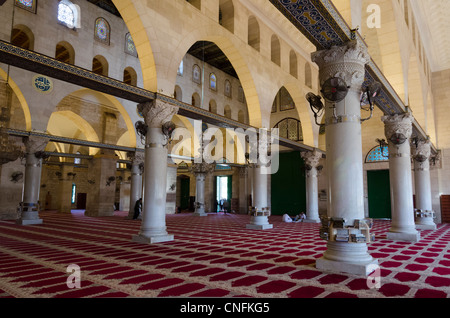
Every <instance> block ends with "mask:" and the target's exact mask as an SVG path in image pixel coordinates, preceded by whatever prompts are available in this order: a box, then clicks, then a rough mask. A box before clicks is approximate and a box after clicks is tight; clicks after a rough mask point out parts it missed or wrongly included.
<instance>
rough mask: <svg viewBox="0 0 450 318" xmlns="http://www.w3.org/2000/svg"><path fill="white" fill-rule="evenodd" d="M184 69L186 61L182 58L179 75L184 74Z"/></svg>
mask: <svg viewBox="0 0 450 318" xmlns="http://www.w3.org/2000/svg"><path fill="white" fill-rule="evenodd" d="M183 71H184V62H183V60H181V62H180V65H179V66H178V70H177V75H180V76H183Z"/></svg>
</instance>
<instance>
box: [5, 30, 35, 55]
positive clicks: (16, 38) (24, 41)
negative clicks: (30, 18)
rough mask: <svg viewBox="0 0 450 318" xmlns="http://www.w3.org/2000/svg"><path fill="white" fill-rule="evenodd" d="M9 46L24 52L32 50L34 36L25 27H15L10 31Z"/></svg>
mask: <svg viewBox="0 0 450 318" xmlns="http://www.w3.org/2000/svg"><path fill="white" fill-rule="evenodd" d="M11 44H13V45H16V46H18V47H21V48H22V49H25V50H34V34H33V32H32V31H31V30H30V29H29V28H28V27H27V26H25V25H23V24H19V25H15V26H14V28H13V29H12V31H11Z"/></svg>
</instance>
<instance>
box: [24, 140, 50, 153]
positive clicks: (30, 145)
mask: <svg viewBox="0 0 450 318" xmlns="http://www.w3.org/2000/svg"><path fill="white" fill-rule="evenodd" d="M49 140H50V139H49V138H48V137H44V136H28V137H24V138H23V139H22V141H23V143H24V145H25V151H26V153H27V154H36V153H39V152H43V151H44V150H45V147H47V144H48V142H49Z"/></svg>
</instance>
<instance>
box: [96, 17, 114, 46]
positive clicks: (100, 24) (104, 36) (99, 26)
mask: <svg viewBox="0 0 450 318" xmlns="http://www.w3.org/2000/svg"><path fill="white" fill-rule="evenodd" d="M110 33H111V30H110V27H109V23H108V21H106V20H105V19H103V18H98V19H97V20H95V39H96V40H98V41H100V42H103V43H105V44H108V45H109V38H110Z"/></svg>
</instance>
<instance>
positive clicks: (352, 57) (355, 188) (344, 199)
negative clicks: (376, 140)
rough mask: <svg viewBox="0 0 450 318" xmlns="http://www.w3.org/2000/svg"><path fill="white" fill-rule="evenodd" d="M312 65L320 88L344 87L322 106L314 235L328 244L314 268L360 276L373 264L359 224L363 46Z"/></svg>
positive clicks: (325, 53) (322, 55)
mask: <svg viewBox="0 0 450 318" xmlns="http://www.w3.org/2000/svg"><path fill="white" fill-rule="evenodd" d="M312 60H313V61H314V62H316V63H317V64H318V65H319V68H320V83H321V85H323V84H324V82H325V81H326V80H328V79H330V78H333V77H339V78H341V79H343V80H344V81H345V83H346V85H347V86H348V87H349V89H348V93H347V95H346V97H345V99H343V100H342V101H340V102H337V103H332V102H329V101H326V103H325V125H326V146H327V156H326V160H327V176H328V204H327V208H328V217H327V218H324V219H322V228H321V230H320V232H321V233H320V234H321V237H322V238H324V239H326V240H327V241H328V243H327V250H326V251H325V252H324V254H323V257H322V258H320V259H318V260H317V261H316V267H317V268H318V269H323V270H331V271H338V272H346V273H352V274H357V275H364V276H366V275H368V274H370V272H371V271H372V270H373V268H372V265H373V264H377V263H378V260H375V259H373V258H372V256H370V255H369V253H368V248H367V243H368V242H370V241H371V240H372V235H371V234H370V228H371V220H366V219H365V215H364V192H363V191H364V186H363V162H362V139H361V106H360V95H361V88H362V84H363V81H364V75H365V64H366V63H367V62H368V61H369V60H370V56H369V55H368V53H367V47H365V45H364V44H363V43H360V42H358V41H350V42H348V43H347V44H345V45H342V46H339V47H336V46H334V47H332V48H331V49H328V50H321V51H318V52H315V53H313V54H312Z"/></svg>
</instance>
